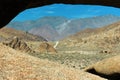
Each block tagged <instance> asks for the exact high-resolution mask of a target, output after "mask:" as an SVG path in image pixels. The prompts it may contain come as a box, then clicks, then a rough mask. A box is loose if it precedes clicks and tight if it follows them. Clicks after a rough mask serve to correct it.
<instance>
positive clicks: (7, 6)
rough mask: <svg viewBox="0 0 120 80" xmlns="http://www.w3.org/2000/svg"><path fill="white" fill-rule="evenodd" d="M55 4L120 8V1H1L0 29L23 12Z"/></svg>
mask: <svg viewBox="0 0 120 80" xmlns="http://www.w3.org/2000/svg"><path fill="white" fill-rule="evenodd" d="M54 3H64V4H92V5H94V4H95V5H106V6H113V7H119V8H120V1H119V0H0V28H2V27H4V26H5V25H6V24H8V23H9V22H10V21H11V20H12V19H13V18H14V17H15V16H16V15H17V14H19V13H20V12H21V11H23V10H25V9H28V8H33V7H38V6H44V5H49V4H54Z"/></svg>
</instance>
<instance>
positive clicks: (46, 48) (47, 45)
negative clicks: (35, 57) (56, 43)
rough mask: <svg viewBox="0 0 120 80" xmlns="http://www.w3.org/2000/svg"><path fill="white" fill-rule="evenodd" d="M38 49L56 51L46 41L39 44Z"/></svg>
mask: <svg viewBox="0 0 120 80" xmlns="http://www.w3.org/2000/svg"><path fill="white" fill-rule="evenodd" d="M39 51H40V52H42V53H47V52H52V53H57V51H56V49H55V48H54V47H53V46H52V45H50V44H49V43H47V42H43V43H41V44H40V47H39Z"/></svg>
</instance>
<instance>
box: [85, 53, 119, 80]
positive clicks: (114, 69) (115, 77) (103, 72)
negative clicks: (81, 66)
mask: <svg viewBox="0 0 120 80" xmlns="http://www.w3.org/2000/svg"><path fill="white" fill-rule="evenodd" d="M85 71H87V72H90V73H93V74H96V75H99V76H101V77H104V78H107V79H109V80H119V79H120V55H118V56H115V57H112V58H108V59H104V60H102V61H100V62H97V63H96V64H93V65H92V66H89V67H87V68H86V69H85Z"/></svg>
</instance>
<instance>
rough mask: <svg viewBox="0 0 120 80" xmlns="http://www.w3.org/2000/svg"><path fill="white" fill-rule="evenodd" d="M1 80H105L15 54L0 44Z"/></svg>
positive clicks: (22, 54) (15, 52) (18, 53)
mask: <svg viewBox="0 0 120 80" xmlns="http://www.w3.org/2000/svg"><path fill="white" fill-rule="evenodd" d="M0 79H1V80H105V79H103V78H100V77H98V76H96V75H93V74H90V73H86V72H82V71H79V70H75V69H72V68H67V67H65V66H63V65H60V64H57V63H54V62H50V61H48V60H42V59H38V58H36V57H32V56H30V55H28V54H25V53H20V52H17V51H15V50H13V49H11V48H9V47H7V46H4V45H2V44H1V43H0Z"/></svg>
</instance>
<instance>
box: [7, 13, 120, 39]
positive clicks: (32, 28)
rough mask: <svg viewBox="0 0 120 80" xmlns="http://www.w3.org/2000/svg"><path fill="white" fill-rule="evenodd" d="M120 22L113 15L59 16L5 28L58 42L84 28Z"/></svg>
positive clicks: (18, 23)
mask: <svg viewBox="0 0 120 80" xmlns="http://www.w3.org/2000/svg"><path fill="white" fill-rule="evenodd" d="M117 21H120V17H118V16H114V15H104V16H96V17H90V18H80V19H68V18H65V17H59V16H55V17H53V16H45V17H42V18H40V19H37V20H30V21H23V22H18V21H17V22H11V23H9V24H8V25H7V27H12V28H15V29H18V30H24V31H27V32H29V33H32V34H34V35H37V36H42V37H44V38H46V39H47V40H50V41H51V40H52V41H54V40H60V39H63V38H65V37H67V36H70V35H73V34H75V33H77V32H79V31H81V30H84V29H86V28H99V27H103V26H106V25H109V24H112V23H114V22H117Z"/></svg>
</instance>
